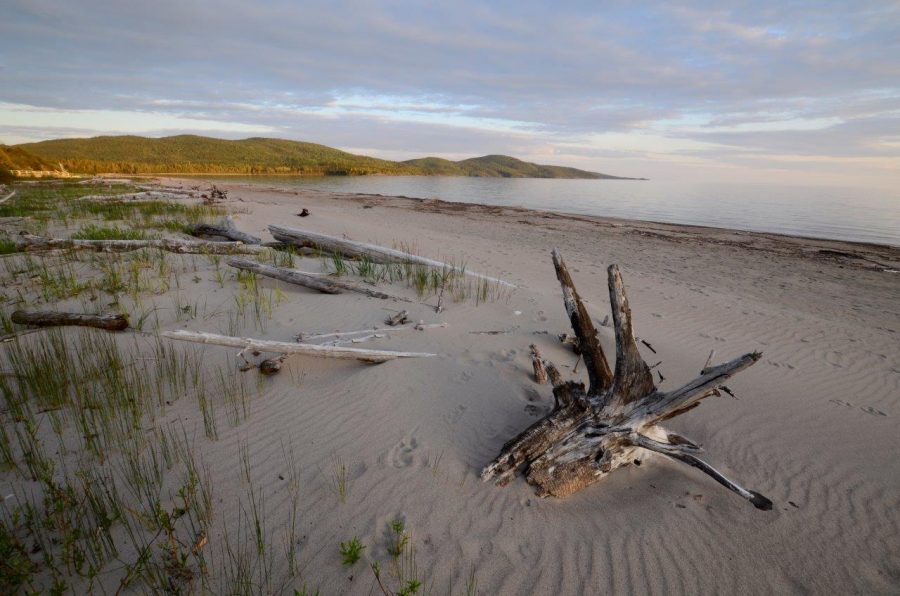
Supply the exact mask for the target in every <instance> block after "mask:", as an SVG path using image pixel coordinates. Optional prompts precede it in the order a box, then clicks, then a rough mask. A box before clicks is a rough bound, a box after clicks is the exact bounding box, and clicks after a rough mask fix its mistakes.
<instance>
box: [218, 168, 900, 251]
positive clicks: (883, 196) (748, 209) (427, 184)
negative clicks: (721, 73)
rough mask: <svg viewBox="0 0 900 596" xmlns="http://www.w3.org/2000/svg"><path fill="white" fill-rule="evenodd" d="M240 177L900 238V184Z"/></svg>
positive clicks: (793, 231)
mask: <svg viewBox="0 0 900 596" xmlns="http://www.w3.org/2000/svg"><path fill="white" fill-rule="evenodd" d="M230 180H234V178H230ZM240 180H241V181H242V182H250V183H254V184H260V185H263V186H282V187H289V188H293V187H303V188H311V189H318V190H325V191H336V192H345V193H371V194H382V195H403V196H408V197H415V198H422V199H431V198H438V199H444V200H447V201H461V202H465V203H483V204H488V205H502V206H511V207H528V208H530V209H542V210H546V211H557V212H562V213H577V214H583V215H599V216H604V217H619V218H625V219H637V220H644V221H658V222H666V223H676V224H694V225H702V226H714V227H719V228H732V229H738V230H751V231H758V232H776V233H780V234H790V235H794V236H811V237H816V238H830V239H836V240H852V241H857V242H874V243H878V244H891V245H894V246H900V190H898V191H888V190H872V189H854V188H833V187H804V186H777V185H764V184H760V185H746V184H740V185H738V184H679V183H672V182H657V181H653V180H650V181H629V180H544V179H533V178H464V177H450V176H446V177H445V176H431V177H427V176H370V177H366V176H358V177H343V176H339V177H327V178H299V177H264V178H241V179H240Z"/></svg>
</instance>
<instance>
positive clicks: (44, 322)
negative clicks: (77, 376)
mask: <svg viewBox="0 0 900 596" xmlns="http://www.w3.org/2000/svg"><path fill="white" fill-rule="evenodd" d="M10 319H11V320H12V322H13V323H17V324H19V325H34V326H36V327H62V326H78V327H94V328H96V329H105V330H107V331H122V330H123V329H127V328H128V317H126V316H125V315H89V314H84V313H73V312H54V311H47V310H38V311H31V312H27V311H24V310H17V311H15V312H13V314H12V316H11V317H10Z"/></svg>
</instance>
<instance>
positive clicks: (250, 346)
mask: <svg viewBox="0 0 900 596" xmlns="http://www.w3.org/2000/svg"><path fill="white" fill-rule="evenodd" d="M159 335H160V337H166V338H168V339H175V340H179V341H189V342H193V343H199V344H213V345H217V346H229V347H232V348H241V352H242V353H243V352H244V351H247V350H250V351H254V352H268V353H272V354H303V355H305V356H316V357H319V358H340V359H344V360H360V361H362V362H371V363H378V362H387V361H388V360H396V359H398V358H429V357H432V356H437V354H428V353H425V352H392V351H387V350H363V349H361V348H346V347H343V346H319V345H315V344H304V343H292V342H286V341H269V340H264V339H253V338H250V337H231V336H230V335H217V334H215V333H201V332H194V331H185V330H178V331H164V332H162V333H160V334H159Z"/></svg>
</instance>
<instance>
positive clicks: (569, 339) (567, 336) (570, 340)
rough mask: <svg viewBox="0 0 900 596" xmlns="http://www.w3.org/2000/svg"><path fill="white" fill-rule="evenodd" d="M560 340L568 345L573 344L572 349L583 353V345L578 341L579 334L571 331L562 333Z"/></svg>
mask: <svg viewBox="0 0 900 596" xmlns="http://www.w3.org/2000/svg"><path fill="white" fill-rule="evenodd" d="M558 337H559V341H560V343H563V344H565V345H567V346H572V351H573V352H575V353H576V354H581V346H580V345H579V343H578V336H576V335H572V334H571V333H560V334H559V336H558Z"/></svg>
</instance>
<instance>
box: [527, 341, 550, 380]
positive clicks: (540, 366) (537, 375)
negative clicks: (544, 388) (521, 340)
mask: <svg viewBox="0 0 900 596" xmlns="http://www.w3.org/2000/svg"><path fill="white" fill-rule="evenodd" d="M530 347H531V366H532V368H533V369H534V382H535V383H537V384H538V385H543V384H544V383H546V382H547V370H546V369H545V368H544V360H543V359H542V358H541V352H540V351H539V350H538V347H537V346H536V345H534V344H531V346H530Z"/></svg>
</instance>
